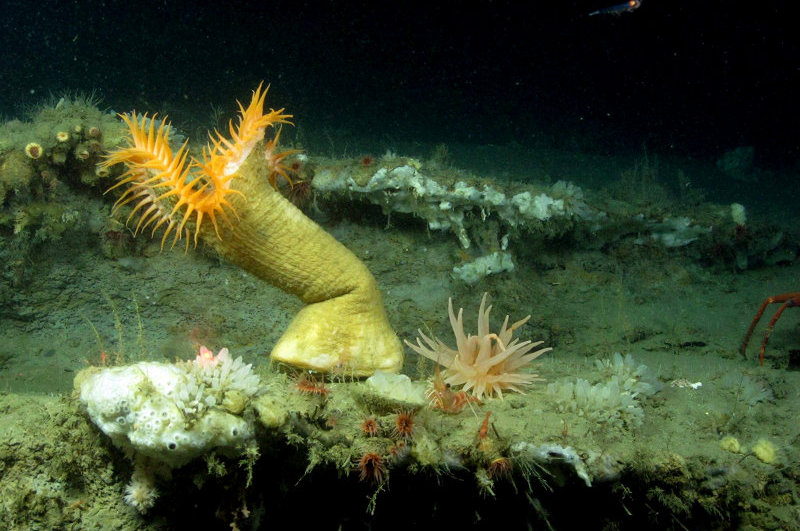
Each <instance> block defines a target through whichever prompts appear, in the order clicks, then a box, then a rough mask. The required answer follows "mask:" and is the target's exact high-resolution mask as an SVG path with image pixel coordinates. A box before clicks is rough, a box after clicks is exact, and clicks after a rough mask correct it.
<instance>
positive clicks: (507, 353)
mask: <svg viewBox="0 0 800 531" xmlns="http://www.w3.org/2000/svg"><path fill="white" fill-rule="evenodd" d="M486 295H487V294H486V293H484V294H483V298H482V299H481V306H480V309H479V310H478V335H474V336H473V335H467V334H465V333H464V320H463V317H462V316H463V313H464V309H463V308H459V310H458V316H457V317H456V315H455V313H454V312H453V299H449V300H448V303H447V311H448V314H449V316H450V325H451V326H452V327H453V333H454V334H455V336H456V348H455V349H452V348H450V347H448V346H447V345H445V344H444V343H443V342H441V341H440V340H438V339H431V338H430V337H428V336H426V335H425V334H424V333H423V332H422V330H418V332H419V335H420V337H419V338H417V343H416V344H413V343H411V342H409V341H406V345H408V346H409V347H411V349H412V350H413V351H414V352H416V353H417V354H419V355H420V356H424V357H426V358H428V359H430V360H433V361H435V362H436V363H438V364H439V365H443V366H444V367H446V371H445V373H444V383H445V384H447V385H449V386H451V387H453V386H459V385H463V386H464V387H463V388H462V391H465V392H466V391H471V392H472V395H473V396H474V397H476V398H478V399H479V400H480V399H481V398H482V397H483V396H484V395H485V396H486V397H487V398H490V397H492V396H494V395H495V394H497V396H499V397H500V398H502V397H503V391H504V390H506V391H516V392H518V393H522V392H523V391H522V389H521V388H522V387H525V386H527V385H529V384H531V383H533V382H535V381H541V380H542V379H541V378H539V377H538V375H537V374H534V373H531V372H525V371H524V369H525V368H526V367H527V366H528V365H529V364H530V363H531V362H532V361H533V360H535V359H536V358H538V357H539V356H541V355H542V354H544V353H546V352H550V351H551V350H553V349H552V348H550V347H547V348H543V349H539V350H536V351H534V352H531V350H533V349H534V348H535V347H538V346H539V345H541V344H542V343H543V341H537V342H535V343H533V342H531V341H520V340H519V338H516V339H512V336H513V334H514V330H516V329H517V328H519V327H521V326H522V325H524V324H525V323H526V322H527V321H528V319H530V317H531V316H530V315H529V316H527V317H525V318H524V319H521V320H519V321H517V322H516V323H514V324H512V325H511V326H508V316H507V315H506V319H505V321H503V326H501V327H500V331H499V332H498V333H496V334H494V333H491V332H490V331H489V312H491V311H492V307H491V306H489V307H488V308H485V307H486ZM484 308H485V309H484ZM420 338H421V339H420ZM423 342H424V343H425V345H423ZM426 345H427V346H426Z"/></svg>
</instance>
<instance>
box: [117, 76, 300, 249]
mask: <svg viewBox="0 0 800 531" xmlns="http://www.w3.org/2000/svg"><path fill="white" fill-rule="evenodd" d="M268 88H269V87H267V88H266V89H264V90H262V86H261V85H259V86H258V88H257V89H256V90H255V91H254V92H253V98H252V100H251V101H250V105H248V106H247V108H245V107H244V106H243V105H242V104H241V103H240V104H239V112H240V116H239V121H238V123H237V124H236V125H234V123H233V122H232V121H231V123H230V124H229V130H230V131H229V132H230V139H228V138H225V137H224V136H223V135H222V134H220V133H219V132H218V131H214V135H209V136H210V140H211V143H210V144H209V145H208V146H207V147H206V148H205V149H203V157H202V158H203V160H202V161H200V160H197V159H195V158H193V157H189V156H188V150H187V143H188V141H187V142H186V143H184V144H183V145H182V146H181V147H180V148H179V149H178V151H177V152H175V153H173V151H172V149H171V148H170V145H169V134H170V130H171V127H170V125H169V124H168V123H167V122H166V118H165V119H162V120H156V115H153V116H152V117H150V118H148V116H147V115H146V114H144V115H137V114H136V113H135V112H133V113H131V114H130V115H128V114H124V115H120V118H122V120H123V121H124V122H125V123H126V124H127V126H128V129H129V130H130V135H131V141H130V146H129V147H127V148H123V149H118V150H116V151H113V152H111V153H109V155H108V156H107V158H106V160H105V161H104V162H103V163H102V167H105V168H110V167H111V166H113V165H115V164H117V163H120V162H122V163H125V165H126V166H127V171H126V172H125V173H123V174H122V176H121V177H120V180H119V182H117V184H115V185H114V186H112V187H111V188H110V189H109V191H110V190H113V189H114V188H117V187H120V186H126V185H129V186H127V188H126V190H125V192H124V193H123V194H122V196H121V197H120V198H119V199H118V200H117V203H116V205H115V208H119V207H121V206H122V205H125V204H127V203H130V202H133V201H135V202H136V203H135V206H134V207H133V210H132V211H131V213H130V215H129V216H128V219H129V220H130V219H131V217H133V216H134V215H135V214H136V213H137V212H141V216H140V219H139V222H138V224H137V225H136V229H135V231H134V233H137V232H139V231H140V230H144V229H145V228H147V227H148V226H150V225H152V226H153V233H155V231H156V230H157V229H158V228H159V227H161V226H164V227H166V230H165V231H164V235H163V236H162V238H161V246H162V247H164V243H165V241H166V238H167V236H168V235H169V234H170V233H174V235H173V240H172V245H175V243H176V242H177V241H178V240H179V239H181V238H182V237H186V239H187V245H188V240H189V230H188V229H187V228H186V224H187V222H189V221H190V220H192V219H194V224H195V230H194V243H195V245H197V238H198V235H199V233H200V227H201V225H202V222H203V220H204V219H209V220H210V221H211V224H212V225H213V226H214V231H215V232H216V234H217V236H218V237H219V227H218V225H217V217H218V216H219V217H221V218H223V219H225V220H226V221H229V220H228V215H227V212H233V213H234V214H235V211H234V210H233V207H232V206H231V204H230V202H229V201H228V196H229V195H230V194H233V193H238V192H236V191H235V190H233V189H231V187H230V181H231V180H232V179H234V178H235V177H236V173H237V172H238V171H239V168H240V167H241V165H242V164H243V163H244V161H245V159H247V156H248V155H249V154H250V152H251V151H252V150H253V148H254V147H255V145H256V144H257V143H258V142H259V141H261V140H262V139H263V138H264V130H265V129H266V128H267V127H274V126H275V125H276V124H280V123H289V122H288V118H291V115H288V114H284V113H283V109H280V110H278V111H276V110H273V109H270V111H269V112H268V113H266V114H265V113H264V110H263V109H264V98H265V97H266V94H267V89H268ZM157 122H159V124H158V125H157ZM278 167H279V166H278ZM226 211H227V212H226Z"/></svg>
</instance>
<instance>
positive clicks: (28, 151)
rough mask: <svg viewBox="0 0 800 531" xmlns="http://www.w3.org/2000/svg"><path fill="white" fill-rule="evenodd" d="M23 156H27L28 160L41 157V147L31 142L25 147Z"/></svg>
mask: <svg viewBox="0 0 800 531" xmlns="http://www.w3.org/2000/svg"><path fill="white" fill-rule="evenodd" d="M25 155H27V157H28V158H29V159H33V160H36V159H38V158H39V157H41V156H42V146H41V145H40V144H37V143H36V142H31V143H30V144H28V145H27V146H25Z"/></svg>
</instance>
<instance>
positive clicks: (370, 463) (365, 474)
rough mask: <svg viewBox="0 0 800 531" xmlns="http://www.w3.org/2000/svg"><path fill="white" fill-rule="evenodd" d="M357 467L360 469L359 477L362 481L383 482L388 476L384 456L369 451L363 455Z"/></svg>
mask: <svg viewBox="0 0 800 531" xmlns="http://www.w3.org/2000/svg"><path fill="white" fill-rule="evenodd" d="M356 467H357V468H358V470H359V475H358V476H359V478H360V479H361V481H365V482H368V483H376V484H378V483H383V480H384V477H385V476H386V466H385V465H384V464H383V458H382V457H381V456H380V455H378V454H376V453H372V452H367V453H365V454H364V455H362V456H361V459H359V461H358V464H357V465H356Z"/></svg>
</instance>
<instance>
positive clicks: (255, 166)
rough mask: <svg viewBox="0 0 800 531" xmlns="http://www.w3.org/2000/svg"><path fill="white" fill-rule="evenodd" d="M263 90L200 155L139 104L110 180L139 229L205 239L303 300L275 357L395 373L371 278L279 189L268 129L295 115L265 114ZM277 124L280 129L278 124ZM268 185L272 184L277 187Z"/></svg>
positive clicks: (391, 336)
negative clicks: (116, 175) (118, 170)
mask: <svg viewBox="0 0 800 531" xmlns="http://www.w3.org/2000/svg"><path fill="white" fill-rule="evenodd" d="M266 92H267V91H266V89H264V90H262V87H261V86H260V85H259V87H258V88H257V89H256V90H255V91H254V93H253V98H252V100H251V102H250V104H249V105H248V106H247V107H245V106H243V105H241V104H240V105H239V114H240V116H239V119H238V122H236V123H235V124H234V123H233V122H231V123H230V126H229V136H228V137H225V136H223V135H222V134H220V133H219V132H216V131H215V133H214V134H213V135H210V137H211V141H210V144H209V145H208V146H207V147H206V148H205V149H204V150H203V155H202V160H198V159H195V158H194V157H191V156H190V155H189V154H188V148H187V145H186V144H184V145H183V146H182V147H181V148H180V149H178V150H177V152H175V153H173V151H172V149H171V148H170V146H169V132H170V127H169V125H168V124H166V123H165V122H164V121H163V120H162V122H161V124H160V125H157V124H156V123H155V120H153V119H150V120H149V121H148V120H146V119H144V117H141V116H138V115H136V114H135V113H133V114H130V115H124V116H122V118H123V120H124V121H125V122H126V124H127V125H128V128H129V129H130V134H131V140H130V145H129V147H127V148H123V149H119V150H116V151H113V152H111V153H109V155H108V157H107V159H106V160H105V162H104V163H103V165H102V167H103V168H110V167H111V166H113V165H115V164H117V163H123V164H125V166H126V168H127V169H126V171H125V172H124V173H123V174H122V176H121V177H120V180H119V182H118V183H117V184H116V185H115V186H114V187H112V188H116V187H120V188H123V189H124V190H125V191H124V192H123V194H122V196H121V197H120V199H119V200H118V201H117V207H119V206H121V205H124V204H127V203H131V204H132V205H133V211H132V212H131V214H130V217H129V220H130V219H131V218H132V217H133V216H134V215H137V214H138V215H139V221H138V223H137V225H136V232H139V231H143V230H145V229H146V228H148V227H152V234H154V233H155V232H156V231H157V230H158V229H160V228H163V229H164V235H163V236H162V238H161V244H162V247H163V246H164V243H165V242H166V240H167V237H168V236H169V235H170V234H171V235H172V245H174V244H175V243H176V242H177V241H178V240H180V239H181V238H186V241H187V243H186V245H187V248H188V245H189V240H190V239H192V240H193V241H194V243H195V245H196V244H197V242H198V240H202V241H203V242H204V243H206V244H207V245H209V246H211V247H213V248H214V249H215V250H216V251H217V252H218V253H219V254H220V255H222V256H223V257H225V258H226V259H228V260H229V261H230V262H232V263H234V264H236V265H238V266H239V267H241V268H242V269H244V270H245V271H247V272H249V273H251V274H253V275H255V276H257V277H259V278H261V279H263V280H266V281H268V282H270V283H272V284H273V285H275V286H277V287H279V288H281V289H282V290H284V291H286V292H288V293H291V294H293V295H295V296H297V297H299V298H300V300H302V301H303V302H304V303H305V304H306V306H305V307H304V308H303V309H302V310H301V311H300V312H299V313H298V314H297V316H295V318H294V320H293V321H292V322H291V324H290V325H289V328H288V329H287V330H286V332H285V333H284V334H283V336H282V337H281V338H280V339H279V340H278V343H277V344H276V345H275V347H274V348H273V349H272V353H271V357H272V359H273V360H275V361H279V362H283V363H287V364H289V365H293V366H295V367H299V368H302V369H308V370H312V371H319V372H341V373H343V374H347V375H350V376H369V375H371V374H373V373H374V372H375V371H376V370H382V371H387V372H397V371H399V370H400V367H401V366H402V364H403V348H402V344H401V343H400V340H399V339H398V338H397V336H396V335H395V333H394V331H393V330H392V328H391V326H390V325H389V321H388V319H387V317H386V313H385V310H384V307H383V301H382V298H381V294H380V292H379V291H378V286H377V283H376V281H375V278H374V277H373V276H372V274H371V273H370V272H369V270H368V269H367V268H366V266H365V265H364V264H363V263H362V262H361V261H360V260H359V259H358V258H357V257H356V256H355V255H354V254H353V253H352V252H350V251H349V250H348V249H347V248H346V247H345V246H344V245H342V244H341V243H339V242H338V241H336V239H334V238H333V237H332V236H331V235H329V234H328V233H327V232H325V231H324V230H323V229H322V227H320V226H319V225H317V224H316V223H314V222H313V221H312V220H311V219H309V218H308V217H306V216H305V215H304V214H303V213H302V212H301V211H300V210H298V209H297V208H296V207H295V206H294V205H293V204H292V203H291V202H289V201H288V200H286V199H285V198H284V197H283V195H281V194H280V193H279V192H278V191H277V190H276V189H275V186H274V184H275V179H276V177H277V175H282V176H286V170H285V167H284V166H283V165H282V160H283V159H284V158H285V157H286V156H287V155H288V154H289V153H290V152H281V153H278V152H277V150H276V144H277V135H275V137H274V138H273V139H271V140H266V139H265V131H266V130H267V129H269V128H273V129H275V128H276V127H277V126H279V125H280V124H284V123H289V122H288V119H289V118H291V115H288V114H284V112H283V109H281V110H277V111H276V110H270V111H269V112H267V113H264V111H263V107H264V100H265V96H266ZM278 131H279V130H278ZM271 184H272V186H271Z"/></svg>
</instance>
